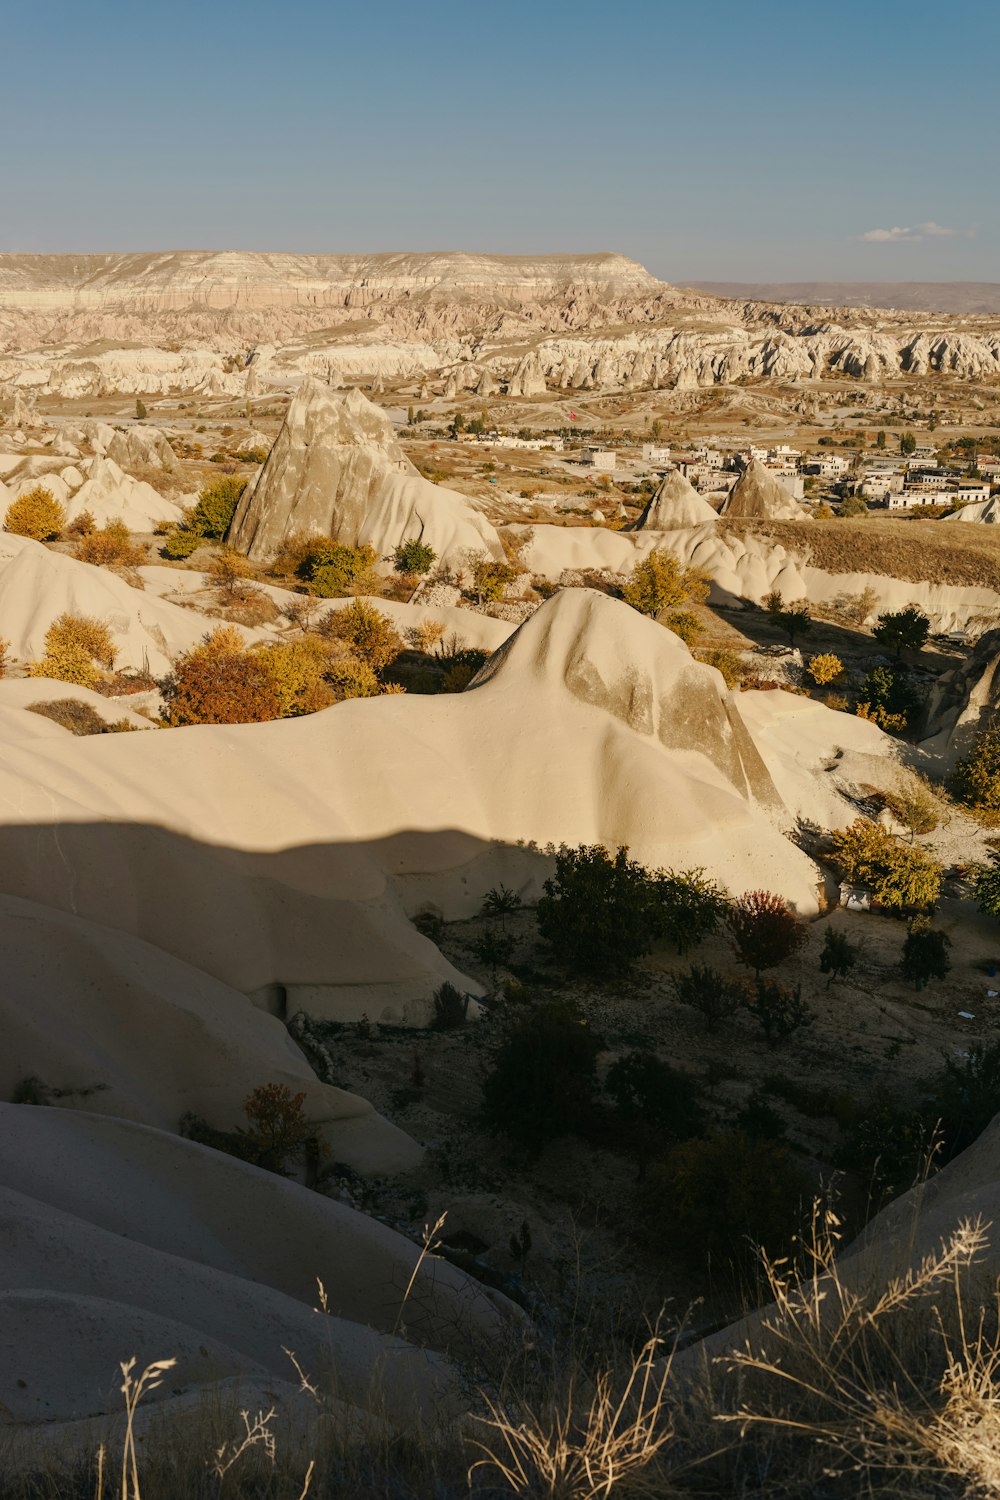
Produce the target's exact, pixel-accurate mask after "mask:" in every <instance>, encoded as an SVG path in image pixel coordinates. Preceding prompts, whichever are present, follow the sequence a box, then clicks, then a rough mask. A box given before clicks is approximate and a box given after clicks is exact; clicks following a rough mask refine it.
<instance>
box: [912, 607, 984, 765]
mask: <svg viewBox="0 0 1000 1500" xmlns="http://www.w3.org/2000/svg"><path fill="white" fill-rule="evenodd" d="M998 709H1000V630H990V631H987V633H986V635H984V636H982V637H981V639H980V640H979V641H978V642H977V644H976V647H975V650H974V651H973V652H972V654H971V655H970V656H969V657H967V658H966V660H965V661H962V662H960V663H959V664H958V666H956V667H953V668H952V670H951V671H950V672H945V673H944V674H943V675H942V676H940V677H938V678H937V680H936V681H935V683H934V685H933V687H932V688H931V690H930V695H929V697H928V699H927V702H926V704H925V706H924V711H923V715H922V719H921V724H920V729H919V738H920V740H921V742H922V745H923V747H924V748H925V749H928V750H931V751H933V752H934V753H935V754H936V755H940V756H942V757H943V758H944V759H945V760H946V761H947V762H952V763H953V762H954V761H955V760H956V759H957V758H958V757H959V756H961V755H965V754H966V753H967V752H968V751H969V749H970V748H971V746H972V742H973V740H974V739H975V737H976V735H977V734H978V733H979V731H980V730H981V729H985V728H986V727H987V725H989V724H992V723H993V721H994V719H995V718H996V714H997V710H998Z"/></svg>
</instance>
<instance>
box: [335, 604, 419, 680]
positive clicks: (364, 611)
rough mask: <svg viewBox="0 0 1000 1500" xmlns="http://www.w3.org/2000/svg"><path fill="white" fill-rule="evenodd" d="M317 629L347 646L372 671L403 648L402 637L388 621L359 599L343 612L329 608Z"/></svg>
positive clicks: (388, 662)
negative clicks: (319, 628) (319, 627)
mask: <svg viewBox="0 0 1000 1500" xmlns="http://www.w3.org/2000/svg"><path fill="white" fill-rule="evenodd" d="M321 629H322V633H323V635H325V636H327V637H329V638H330V639H331V640H337V641H345V642H346V643H347V644H348V645H350V646H351V647H352V648H353V650H354V652H355V653H356V655H357V656H359V657H360V658H361V660H362V661H363V662H366V663H367V664H368V666H369V667H371V669H372V671H373V672H381V671H383V670H384V669H385V668H386V667H387V666H389V665H390V663H391V662H394V661H395V660H396V657H397V656H399V655H400V653H401V652H402V651H403V649H404V644H403V638H402V636H401V635H400V634H399V632H398V631H397V629H396V627H395V626H394V625H393V623H392V621H391V620H389V619H387V618H386V616H385V615H384V614H382V612H381V610H378V609H376V608H375V606H374V605H373V604H366V603H365V601H364V600H363V599H355V600H354V602H353V603H352V604H348V605H346V606H345V608H343V609H331V610H330V612H329V614H327V615H326V616H325V617H324V619H323V622H322V627H321Z"/></svg>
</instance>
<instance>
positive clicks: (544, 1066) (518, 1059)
mask: <svg viewBox="0 0 1000 1500" xmlns="http://www.w3.org/2000/svg"><path fill="white" fill-rule="evenodd" d="M603 1050H604V1044H603V1042H602V1041H601V1040H600V1038H599V1037H596V1036H595V1035H594V1033H593V1032H592V1031H591V1030H590V1028H589V1027H588V1025H587V1024H586V1022H585V1021H583V1020H582V1019H581V1018H580V1016H579V1014H578V1013H577V1012H576V1010H575V1009H574V1008H573V1007H572V1006H569V1005H565V1004H552V1005H541V1006H537V1007H532V1008H530V1009H528V1010H527V1011H526V1012H525V1013H523V1014H521V1015H518V1016H517V1017H516V1019H515V1020H514V1021H513V1022H512V1023H511V1024H510V1025H509V1026H508V1028H507V1031H506V1033H505V1035H504V1037H503V1040H502V1041H501V1043H500V1045H499V1047H498V1048H497V1050H496V1053H495V1054H494V1057H493V1060H492V1065H491V1067H490V1069H489V1071H488V1073H487V1075H486V1078H485V1080H484V1083H483V1117H484V1119H485V1122H486V1124H487V1125H488V1126H489V1127H490V1128H491V1129H492V1130H495V1131H497V1132H498V1133H499V1134H501V1135H506V1136H509V1137H510V1138H511V1140H514V1141H517V1142H518V1143H519V1144H520V1145H522V1146H524V1147H526V1148H528V1149H530V1150H538V1149H540V1148H541V1147H542V1146H543V1145H545V1143H546V1142H547V1141H550V1140H554V1139H555V1138H556V1137H557V1136H561V1135H568V1134H570V1133H571V1132H573V1131H577V1130H579V1129H581V1128H582V1127H583V1126H584V1125H586V1124H587V1123H588V1121H589V1119H590V1116H591V1112H592V1110H593V1104H594V1097H595V1094H596V1092H597V1058H598V1056H599V1054H600V1053H601V1052H602V1051H603Z"/></svg>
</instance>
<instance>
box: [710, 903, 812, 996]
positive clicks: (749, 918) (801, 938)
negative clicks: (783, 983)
mask: <svg viewBox="0 0 1000 1500" xmlns="http://www.w3.org/2000/svg"><path fill="white" fill-rule="evenodd" d="M726 920H727V921H728V923H729V930H730V932H731V933H732V936H733V944H734V946H735V948H736V952H737V954H738V956H739V959H740V961H741V963H745V964H746V965H747V967H748V968H750V969H753V971H754V973H755V974H757V975H758V976H759V975H760V973H761V970H763V969H773V968H775V966H776V965H777V964H780V963H784V961H785V959H786V958H790V957H791V956H792V954H793V953H795V952H796V951H797V950H798V949H799V948H801V946H802V944H803V943H804V942H805V940H806V929H805V926H804V924H803V923H802V922H800V921H799V918H798V917H797V916H796V915H795V913H794V912H793V911H792V910H791V909H790V907H789V906H788V905H787V903H786V902H784V901H783V900H782V899H781V897H780V896H776V895H774V894H773V893H772V892H771V891H747V892H746V893H745V894H744V895H742V896H740V897H739V898H738V899H737V900H736V901H734V902H733V903H732V905H731V906H730V907H729V909H728V912H727V917H726Z"/></svg>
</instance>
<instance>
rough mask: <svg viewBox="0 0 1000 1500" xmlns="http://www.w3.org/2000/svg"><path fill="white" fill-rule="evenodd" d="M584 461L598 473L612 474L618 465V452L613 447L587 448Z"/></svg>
mask: <svg viewBox="0 0 1000 1500" xmlns="http://www.w3.org/2000/svg"><path fill="white" fill-rule="evenodd" d="M584 463H587V464H589V465H590V467H591V468H592V469H596V470H597V471H598V473H600V474H613V473H614V472H615V469H617V467H618V454H617V453H616V452H615V451H614V449H613V448H588V449H587V451H586V453H585V454H584Z"/></svg>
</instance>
